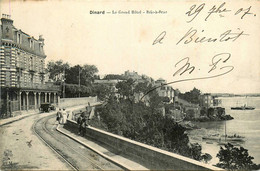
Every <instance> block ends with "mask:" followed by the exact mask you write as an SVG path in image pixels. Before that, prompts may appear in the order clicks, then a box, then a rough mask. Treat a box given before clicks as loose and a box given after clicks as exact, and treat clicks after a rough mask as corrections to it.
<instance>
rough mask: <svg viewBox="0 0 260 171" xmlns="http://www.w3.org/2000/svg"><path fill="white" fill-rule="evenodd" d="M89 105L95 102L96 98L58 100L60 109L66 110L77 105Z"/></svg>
mask: <svg viewBox="0 0 260 171" xmlns="http://www.w3.org/2000/svg"><path fill="white" fill-rule="evenodd" d="M88 102H90V103H95V102H97V96H95V97H79V98H63V99H60V105H59V107H60V108H67V107H72V106H78V105H86V106H87V104H88Z"/></svg>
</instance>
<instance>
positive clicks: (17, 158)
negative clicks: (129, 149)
mask: <svg viewBox="0 0 260 171" xmlns="http://www.w3.org/2000/svg"><path fill="white" fill-rule="evenodd" d="M55 113H56V112H52V113H41V114H36V115H31V116H28V117H25V118H22V119H19V120H15V121H14V122H10V123H8V124H4V125H1V127H0V170H10V169H12V170H22V169H26V170H27V169H34V170H35V169H40V170H72V168H71V167H70V165H68V164H67V163H66V162H65V161H64V160H63V159H62V158H61V157H60V156H59V155H58V154H57V153H55V152H54V151H53V150H51V149H50V148H49V147H48V146H47V145H46V144H45V143H43V142H42V141H41V140H40V139H39V137H38V136H36V134H35V132H34V130H33V129H32V128H33V125H34V123H35V122H36V121H38V120H39V119H40V121H39V122H37V124H35V126H36V127H37V128H40V130H39V131H40V132H42V131H44V130H43V129H45V134H44V137H45V138H47V139H48V141H49V142H50V143H52V145H53V146H54V147H56V148H57V150H59V151H62V152H64V154H65V155H66V156H67V158H68V159H69V160H70V161H71V162H72V163H73V164H75V165H76V167H77V168H79V169H80V170H90V169H92V170H94V169H98V170H101V169H106V170H122V169H120V168H119V167H118V166H116V165H114V164H113V163H111V162H108V161H107V160H105V159H104V158H102V157H100V156H98V155H97V154H96V153H94V152H92V151H90V150H88V149H86V148H85V147H83V146H81V145H79V144H78V143H76V142H75V141H73V140H70V139H69V138H68V137H66V136H64V135H62V134H60V133H58V132H57V131H56V129H55V128H56V125H55V124H54V123H55ZM43 124H44V125H43ZM39 131H38V132H39ZM46 131H47V132H48V133H49V134H46ZM53 136H54V137H55V138H53Z"/></svg>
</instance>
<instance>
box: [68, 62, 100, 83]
mask: <svg viewBox="0 0 260 171" xmlns="http://www.w3.org/2000/svg"><path fill="white" fill-rule="evenodd" d="M97 72H98V69H97V67H96V66H95V65H83V66H80V65H75V66H73V67H70V68H69V69H68V70H66V83H68V84H79V80H80V84H81V85H86V86H87V85H88V86H90V85H91V83H92V82H93V81H94V77H95V74H96V73H97Z"/></svg>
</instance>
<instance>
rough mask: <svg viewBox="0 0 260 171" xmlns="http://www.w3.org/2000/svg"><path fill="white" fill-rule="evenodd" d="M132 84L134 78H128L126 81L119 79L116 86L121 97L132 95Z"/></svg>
mask: <svg viewBox="0 0 260 171" xmlns="http://www.w3.org/2000/svg"><path fill="white" fill-rule="evenodd" d="M133 86H134V80H133V79H128V80H126V81H120V82H118V83H117V84H116V88H117V89H118V93H119V94H120V95H121V96H122V97H123V98H128V99H130V96H132V95H133Z"/></svg>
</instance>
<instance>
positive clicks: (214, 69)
mask: <svg viewBox="0 0 260 171" xmlns="http://www.w3.org/2000/svg"><path fill="white" fill-rule="evenodd" d="M230 58H231V53H219V54H216V55H214V56H213V57H212V59H211V63H210V64H209V70H208V72H207V73H204V74H203V75H206V76H203V77H194V78H187V79H179V80H176V81H172V82H168V83H164V84H162V85H160V86H157V87H154V88H152V89H151V90H149V91H147V92H146V93H145V94H144V95H143V96H142V98H141V100H142V99H143V98H144V97H145V96H146V95H147V94H149V93H151V92H152V91H154V90H156V89H157V88H160V87H164V86H166V85H170V84H174V83H179V82H185V81H195V80H204V79H211V78H216V77H220V76H223V75H226V74H228V73H230V72H231V71H232V70H233V69H234V66H232V65H227V64H226V63H227V62H228V61H229V59H230ZM189 60H190V58H189V57H185V58H183V59H181V60H180V61H178V62H177V63H176V64H175V68H177V71H176V72H174V74H173V77H175V76H182V75H184V74H189V75H190V74H192V73H193V72H194V71H195V70H196V68H197V67H195V66H194V65H192V64H191V63H190V61H189ZM197 70H198V71H199V70H200V69H197Z"/></svg>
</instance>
